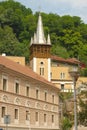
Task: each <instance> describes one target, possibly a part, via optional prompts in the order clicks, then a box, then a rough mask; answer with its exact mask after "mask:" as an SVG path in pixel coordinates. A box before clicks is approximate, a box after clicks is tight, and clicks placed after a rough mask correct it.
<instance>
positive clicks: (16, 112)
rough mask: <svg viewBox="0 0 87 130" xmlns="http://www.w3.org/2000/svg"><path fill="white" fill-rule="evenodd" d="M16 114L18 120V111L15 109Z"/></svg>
mask: <svg viewBox="0 0 87 130" xmlns="http://www.w3.org/2000/svg"><path fill="white" fill-rule="evenodd" d="M14 114H15V117H14V118H15V119H18V109H15V112H14Z"/></svg>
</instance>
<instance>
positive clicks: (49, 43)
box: [47, 34, 51, 45]
mask: <svg viewBox="0 0 87 130" xmlns="http://www.w3.org/2000/svg"><path fill="white" fill-rule="evenodd" d="M47 44H48V45H51V40H50V35H49V34H48V37H47Z"/></svg>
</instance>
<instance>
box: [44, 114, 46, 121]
mask: <svg viewBox="0 0 87 130" xmlns="http://www.w3.org/2000/svg"><path fill="white" fill-rule="evenodd" d="M44 122H47V115H46V114H44Z"/></svg>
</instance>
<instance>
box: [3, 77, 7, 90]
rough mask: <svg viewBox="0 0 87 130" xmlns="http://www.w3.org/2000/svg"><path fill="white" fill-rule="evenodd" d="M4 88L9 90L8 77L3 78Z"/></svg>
mask: <svg viewBox="0 0 87 130" xmlns="http://www.w3.org/2000/svg"><path fill="white" fill-rule="evenodd" d="M3 90H4V91H6V90H7V79H5V78H3Z"/></svg>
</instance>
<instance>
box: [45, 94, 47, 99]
mask: <svg viewBox="0 0 87 130" xmlns="http://www.w3.org/2000/svg"><path fill="white" fill-rule="evenodd" d="M45 101H47V92H45Z"/></svg>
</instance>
